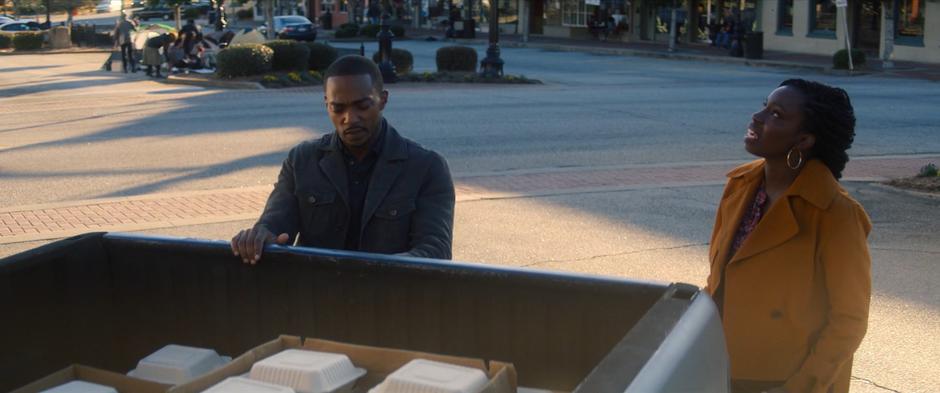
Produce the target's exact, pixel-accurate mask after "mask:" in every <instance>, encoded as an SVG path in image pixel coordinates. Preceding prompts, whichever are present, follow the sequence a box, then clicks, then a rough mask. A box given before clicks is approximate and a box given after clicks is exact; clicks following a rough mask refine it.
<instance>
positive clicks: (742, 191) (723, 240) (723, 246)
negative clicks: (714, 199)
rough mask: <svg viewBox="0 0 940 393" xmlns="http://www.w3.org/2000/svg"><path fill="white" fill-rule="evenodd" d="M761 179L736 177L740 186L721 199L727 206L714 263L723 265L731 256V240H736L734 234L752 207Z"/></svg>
mask: <svg viewBox="0 0 940 393" xmlns="http://www.w3.org/2000/svg"><path fill="white" fill-rule="evenodd" d="M759 180H760V179H759V178H755V177H753V176H747V177H745V178H742V179H736V181H739V182H740V187H738V188H737V189H735V190H734V191H732V192H731V193H730V194H729V195H728V196H727V197H725V199H724V200H723V201H721V204H722V205H723V206H725V207H727V208H726V209H722V212H721V222H722V225H721V230H720V232H719V233H718V236H717V238H716V239H715V240H716V241H717V242H719V243H718V244H717V246H718V250H719V251H718V255H717V256H716V258H715V260H714V261H713V263H718V264H719V265H721V266H722V267H723V266H724V264H725V262H726V261H728V258H730V257H731V256H730V255H728V254H729V253H730V252H731V242H732V241H734V235H735V234H736V233H737V231H738V226H739V225H740V223H741V218H743V217H744V213H745V212H746V211H747V209H748V207H750V200H751V199H752V197H753V195H754V193H755V192H756V190H757V186H758V185H760V182H759Z"/></svg>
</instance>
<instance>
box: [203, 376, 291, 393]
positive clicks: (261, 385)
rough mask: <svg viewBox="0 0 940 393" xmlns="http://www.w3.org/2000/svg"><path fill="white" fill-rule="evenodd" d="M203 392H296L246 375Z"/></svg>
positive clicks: (226, 380) (229, 379)
mask: <svg viewBox="0 0 940 393" xmlns="http://www.w3.org/2000/svg"><path fill="white" fill-rule="evenodd" d="M203 393H295V392H294V389H291V388H289V387H287V386H280V385H275V384H270V383H267V382H262V381H255V380H254V379H251V378H245V377H231V378H226V379H225V380H224V381H222V382H219V383H217V384H215V386H213V387H211V388H209V389H208V390H203Z"/></svg>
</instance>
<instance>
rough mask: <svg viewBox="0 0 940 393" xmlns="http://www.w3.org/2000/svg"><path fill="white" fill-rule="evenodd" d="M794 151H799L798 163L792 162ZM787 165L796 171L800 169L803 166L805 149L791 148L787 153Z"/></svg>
mask: <svg viewBox="0 0 940 393" xmlns="http://www.w3.org/2000/svg"><path fill="white" fill-rule="evenodd" d="M794 151H796V152H797V153H799V157H798V158H799V160H798V161H797V162H796V165H794V164H792V162H793V159H792V158H791V157H792V156H793V152H794ZM787 166H788V167H790V169H792V170H794V171H795V170H797V169H800V167H801V166H803V151H801V150H799V149H796V148H793V149H790V151H789V152H788V153H787Z"/></svg>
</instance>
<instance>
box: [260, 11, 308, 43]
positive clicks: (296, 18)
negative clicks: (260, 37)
mask: <svg viewBox="0 0 940 393" xmlns="http://www.w3.org/2000/svg"><path fill="white" fill-rule="evenodd" d="M258 30H259V31H260V32H261V34H267V25H262V26H261V27H260V28H258ZM274 32H275V34H276V35H277V38H281V39H286V40H297V41H314V40H316V39H317V26H316V25H315V24H313V22H311V21H310V19H307V18H305V17H303V16H300V15H284V16H275V17H274Z"/></svg>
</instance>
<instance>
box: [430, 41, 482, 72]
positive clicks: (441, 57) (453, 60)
mask: <svg viewBox="0 0 940 393" xmlns="http://www.w3.org/2000/svg"><path fill="white" fill-rule="evenodd" d="M435 60H436V62H437V71H438V72H443V71H461V72H474V71H476V69H477V51H476V50H475V49H473V48H470V47H466V46H458V45H452V46H445V47H441V48H440V49H438V50H437V56H435Z"/></svg>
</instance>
